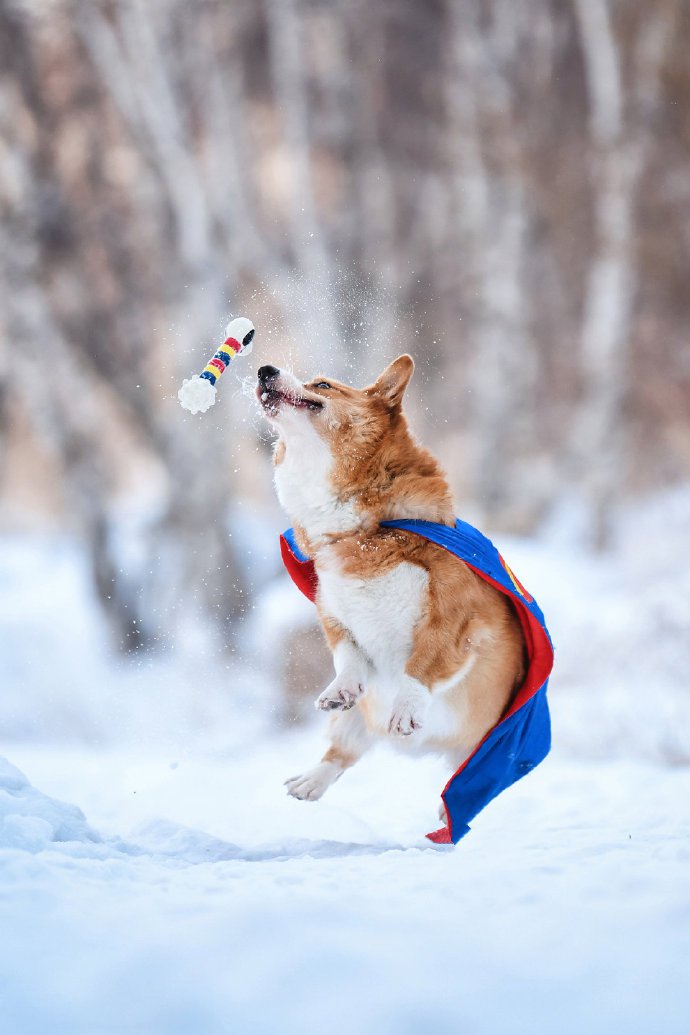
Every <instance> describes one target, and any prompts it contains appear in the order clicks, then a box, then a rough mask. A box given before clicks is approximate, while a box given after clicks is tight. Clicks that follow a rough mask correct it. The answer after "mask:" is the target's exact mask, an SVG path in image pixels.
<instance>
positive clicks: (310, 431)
mask: <svg viewBox="0 0 690 1035" xmlns="http://www.w3.org/2000/svg"><path fill="white" fill-rule="evenodd" d="M413 370H414V362H413V361H412V357H411V356H407V355H404V356H399V357H398V358H397V359H396V360H394V361H393V362H392V363H391V364H390V365H389V366H387V367H386V369H385V370H384V371H383V373H382V374H381V375H380V376H379V377H378V378H377V379H376V381H374V383H373V384H372V385H369V386H368V387H366V388H352V387H350V386H349V385H346V384H343V383H342V382H341V381H336V380H335V379H334V378H332V377H328V376H322V375H320V374H319V375H318V376H317V377H314V378H312V379H311V380H310V381H305V382H301V381H298V380H297V378H296V377H294V376H293V375H292V374H290V373H287V372H286V371H283V370H279V369H278V368H277V367H272V366H265V367H261V368H260V369H259V383H258V386H257V389H256V394H257V397H258V399H259V402H260V403H261V406H262V409H263V412H264V414H265V416H266V417H267V418H268V420H269V421H270V422H271V424H272V425H273V426H274V427H275V429H276V430H277V431H278V434H279V436H280V439H281V440H283V442H284V443H285V444H286V445H288V444H289V442H290V440H291V439H292V438H295V439H296V438H313V437H314V435H316V436H318V438H319V439H321V440H322V441H323V442H324V443H326V444H327V445H328V447H329V449H330V451H331V453H333V454H334V455H335V454H337V453H339V452H340V451H348V452H350V453H352V451H353V450H358V451H362V450H366V448H367V446H369V447H373V446H374V445H375V443H377V442H379V441H380V440H381V438H382V437H383V436H384V435H385V434H386V432H387V431H388V430H389V428H390V426H391V421H392V419H395V417H396V416H398V415H399V414H400V410H401V404H402V398H403V394H404V392H405V389H406V387H407V385H408V383H409V380H410V378H411V377H412V372H413Z"/></svg>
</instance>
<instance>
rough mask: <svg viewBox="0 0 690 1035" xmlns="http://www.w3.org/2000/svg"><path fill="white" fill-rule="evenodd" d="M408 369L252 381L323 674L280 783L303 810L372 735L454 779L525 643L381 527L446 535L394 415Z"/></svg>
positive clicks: (408, 540)
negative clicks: (323, 742) (319, 732)
mask: <svg viewBox="0 0 690 1035" xmlns="http://www.w3.org/2000/svg"><path fill="white" fill-rule="evenodd" d="M413 370H414V362H413V360H412V358H411V356H408V355H403V356H399V357H398V358H397V359H396V360H394V361H393V362H392V363H391V364H390V365H389V366H388V367H386V369H385V370H384V371H383V372H382V373H381V375H380V376H379V377H378V378H377V380H376V381H375V382H374V383H373V384H371V385H369V386H368V387H366V388H361V389H358V388H351V387H350V386H349V385H345V384H341V383H340V382H339V381H336V380H334V379H333V378H332V377H327V376H322V375H319V376H318V377H315V378H313V379H312V380H310V381H307V382H305V383H302V382H300V381H299V380H297V378H296V377H294V376H293V375H292V374H290V373H287V372H286V371H282V370H279V369H278V368H276V367H273V366H263V367H261V368H260V370H259V378H258V387H257V397H258V399H259V401H260V404H261V407H262V410H263V413H264V415H265V416H266V417H267V419H268V421H269V422H270V424H271V426H272V428H273V429H274V431H275V433H276V435H277V438H276V441H275V447H274V465H275V486H276V490H277V493H278V498H279V500H280V503H281V505H282V506H283V508H284V509H285V511H286V513H287V514H288V516H289V518H290V520H291V522H292V524H293V527H294V532H295V537H296V540H297V544H298V546H299V548H300V549H301V550H302V552H303V553H305V554H307V555H308V556H309V557H310V558H311V559H312V560H313V562H314V565H315V569H316V573H317V575H318V590H317V596H316V606H317V609H318V614H319V618H320V621H321V624H322V626H323V631H324V634H325V637H326V640H327V642H328V646H329V647H330V649H331V651H332V654H333V664H334V669H335V676H334V678H333V680H332V682H331V683H329V685H328V686H327V687H326V689H325V690H324V691H323V693H322V694H321V695H320V696H319V697H318V699H317V700H316V707H317V708H319V709H322V710H324V711H328V712H330V713H331V726H330V746H329V748H328V750H327V751H326V753H325V755H324V756H323V758H322V759H321V761H320V762H318V763H317V764H316V765H315V766H313V767H312V768H311V769H308V770H307V771H306V772H304V773H303V774H302V775H300V776H296V777H293V778H292V779H290V780H287V781H286V786H287V788H288V792H289V794H291V795H293V797H295V798H300V799H302V800H306V801H316V800H317V799H319V798H321V796H322V795H323V794H324V793H325V791H326V790H327V789H328V788H329V787H330V786H331V784H333V783H334V782H335V781H336V780H337V779H338V778H339V777H340V776H341V775H342V774H343V772H344V771H345V770H346V769H348V768H349V767H350V766H352V765H354V764H355V762H357V761H358V759H360V758H361V757H362V755H363V754H364V753H365V751H367V749H368V748H369V747H370V746H371V745H372V744H373V743H374V742H375V741H376V740H377V739H378V738H388V739H390V740H391V741H393V742H394V743H396V744H399V745H401V746H402V747H404V748H405V749H407V750H410V749H412V750H414V749H417V750H422V751H434V752H440V753H442V754H443V755H445V756H446V758H447V760H448V763H449V765H450V767H451V770H452V772H455V771H456V770H457V769H458V767H459V766H460V765H461V763H462V762H463V761H464V760H465V759H466V758H467V757H468V756H469V755H470V754H471V753H472V751H473V750H474V748H475V747H476V746H477V744H478V743H479V742H480V741H481V740H482V738H483V737H484V736H485V734H486V733H487V732H488V731H489V730H490V729H491V728H492V727H493V726H495V725H496V723H497V722H498V721H499V720H500V719H501V717H502V716H503V714H504V712H505V711H506V709H507V708H508V706H509V704H510V702H511V699H512V696H513V694H514V692H515V691H516V690H517V688H518V687H519V686H520V684H521V682H522V681H523V679H524V674H525V665H526V661H525V644H524V640H523V634H522V631H521V627H520V623H519V620H518V617H517V615H516V613H515V611H514V609H513V606H512V604H511V603H510V601H509V600H508V599H507V597H506V596H505V595H504V594H502V593H500V592H499V591H498V590H496V589H494V588H493V587H492V586H491V585H489V584H488V583H487V582H486V581H484V580H483V579H481V578H480V577H479V576H478V575H476V574H475V573H474V572H473V571H472V570H471V569H470V568H469V567H468V566H467V565H466V564H464V563H463V562H462V561H460V560H459V559H458V558H457V557H454V556H453V555H451V554H450V553H449V552H448V551H447V550H444V549H442V548H441V547H439V546H437V545H435V544H434V543H431V542H429V541H428V540H426V539H423V538H421V537H420V536H417V535H415V534H413V533H411V532H407V531H403V530H400V529H396V528H386V527H381V522H382V521H386V520H396V519H405V518H408V519H409V518H412V519H424V520H428V521H435V522H440V523H442V524H446V525H449V526H451V527H452V526H454V524H455V517H454V509H453V505H452V499H451V493H450V489H449V486H448V481H447V478H446V476H445V474H444V472H443V470H442V469H441V467H440V465H439V464H438V462H437V461H436V460H435V458H434V457H433V456H432V455H431V453H430V452H428V450H426V449H425V448H423V447H422V446H421V445H419V444H418V443H417V442H416V441H415V439H414V438H413V436H412V434H411V432H410V429H409V427H408V424H407V421H406V418H405V415H404V414H403V410H402V402H403V395H404V393H405V390H406V388H407V386H408V384H409V381H410V378H411V377H412V373H413ZM441 818H442V819H443V820H445V818H446V817H445V810H444V809H443V807H442V809H441Z"/></svg>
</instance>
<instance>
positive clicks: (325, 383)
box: [314, 381, 331, 388]
mask: <svg viewBox="0 0 690 1035" xmlns="http://www.w3.org/2000/svg"><path fill="white" fill-rule="evenodd" d="M330 387H331V386H330V385H329V383H328V381H317V382H316V384H315V385H314V388H330Z"/></svg>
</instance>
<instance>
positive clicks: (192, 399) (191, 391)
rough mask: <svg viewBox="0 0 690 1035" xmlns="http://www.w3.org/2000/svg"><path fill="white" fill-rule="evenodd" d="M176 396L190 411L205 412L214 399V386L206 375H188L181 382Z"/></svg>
mask: <svg viewBox="0 0 690 1035" xmlns="http://www.w3.org/2000/svg"><path fill="white" fill-rule="evenodd" d="M177 398H178V399H179V400H180V403H181V405H182V406H183V407H184V408H185V410H189V412H190V413H206V410H208V409H210V407H211V406H213V404H214V402H215V401H216V386H215V385H212V384H211V382H210V381H209V380H208V378H206V377H199V376H198V375H197V376H196V377H190V378H189V379H188V380H187V381H183V382H182V387H181V388H180V390H179V392H178V393H177Z"/></svg>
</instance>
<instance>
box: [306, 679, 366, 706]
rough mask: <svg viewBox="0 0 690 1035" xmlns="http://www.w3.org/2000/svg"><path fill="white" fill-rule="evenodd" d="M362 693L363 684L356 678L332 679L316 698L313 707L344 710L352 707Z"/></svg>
mask: <svg viewBox="0 0 690 1035" xmlns="http://www.w3.org/2000/svg"><path fill="white" fill-rule="evenodd" d="M363 693H364V686H363V684H362V683H358V682H357V681H356V680H348V681H344V680H343V681H341V680H339V679H334V680H333V682H332V683H330V684H329V685H328V686H327V687H326V689H325V690H324V692H323V693H322V694H320V695H319V697H317V698H316V701H315V702H314V707H316V708H320V709H321V710H322V711H324V712H330V711H333V710H334V709H339V710H340V711H344V712H346V711H347V710H348V708H352V707H353V706H354V705H355V704H356V703H357V701H358V699H359V698H360V697H361V696H362V694H363Z"/></svg>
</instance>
